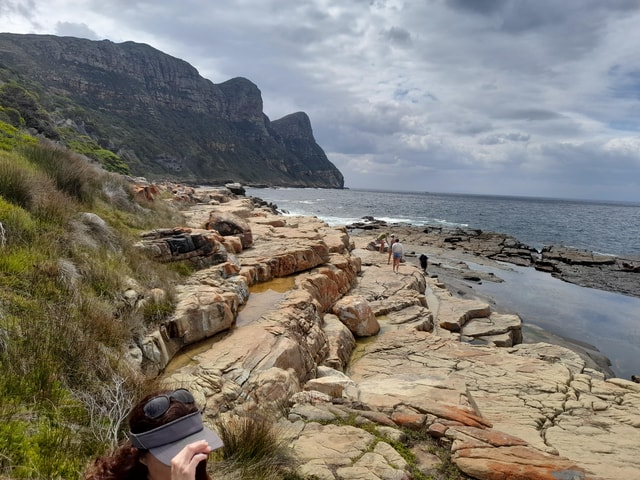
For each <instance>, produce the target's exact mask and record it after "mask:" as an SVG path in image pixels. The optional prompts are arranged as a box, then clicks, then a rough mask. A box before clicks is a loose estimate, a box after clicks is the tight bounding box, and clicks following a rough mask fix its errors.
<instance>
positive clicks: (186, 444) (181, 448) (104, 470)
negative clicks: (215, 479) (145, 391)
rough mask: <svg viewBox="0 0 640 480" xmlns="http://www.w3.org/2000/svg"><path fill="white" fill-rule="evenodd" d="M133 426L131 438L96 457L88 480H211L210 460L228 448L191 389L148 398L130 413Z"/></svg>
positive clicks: (86, 478) (85, 479) (130, 421)
mask: <svg viewBox="0 0 640 480" xmlns="http://www.w3.org/2000/svg"><path fill="white" fill-rule="evenodd" d="M129 428H130V433H129V440H128V441H127V442H125V443H124V444H123V445H121V446H120V447H118V448H117V449H116V450H115V451H114V452H113V453H112V454H111V455H105V456H103V457H99V458H98V459H96V460H95V462H94V463H93V464H92V465H91V466H90V467H89V468H88V470H87V472H86V473H85V475H84V480H134V479H135V480H144V479H147V480H208V479H209V476H208V474H207V471H206V470H207V457H208V455H209V453H210V452H212V451H213V450H215V449H217V448H220V447H222V440H220V437H218V435H217V434H216V433H215V432H213V431H212V430H210V429H209V428H207V427H206V426H204V424H203V423H202V415H201V413H200V410H199V409H198V407H197V406H196V404H195V399H194V398H193V395H191V393H190V392H189V391H188V390H185V389H178V390H174V391H163V392H158V393H155V394H153V395H149V396H147V397H145V398H143V399H142V401H140V402H139V403H138V404H137V405H136V406H135V407H133V410H132V411H131V414H130V415H129Z"/></svg>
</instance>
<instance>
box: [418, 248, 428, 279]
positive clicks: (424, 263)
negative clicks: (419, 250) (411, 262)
mask: <svg viewBox="0 0 640 480" xmlns="http://www.w3.org/2000/svg"><path fill="white" fill-rule="evenodd" d="M418 259H419V260H420V267H421V268H422V272H423V273H424V274H426V273H427V262H428V261H429V257H427V256H426V255H425V254H424V253H423V254H422V255H420V256H419V257H418Z"/></svg>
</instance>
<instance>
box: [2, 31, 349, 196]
mask: <svg viewBox="0 0 640 480" xmlns="http://www.w3.org/2000/svg"><path fill="white" fill-rule="evenodd" d="M5 82H6V83H7V84H8V85H11V86H12V91H11V92H9V93H8V94H6V95H4V94H2V92H0V112H2V111H3V110H4V109H12V111H14V110H15V111H18V112H19V113H20V114H21V116H22V117H23V118H24V121H25V122H26V127H28V128H30V129H31V130H32V131H33V132H34V133H37V134H40V135H43V136H46V137H48V138H51V139H53V140H56V141H60V142H62V143H65V144H66V145H68V146H69V147H70V148H72V149H74V148H76V149H78V146H79V145H85V144H86V141H87V139H91V141H92V142H95V143H96V144H98V145H99V146H100V148H101V149H103V150H105V151H108V152H110V155H111V157H116V158H115V160H114V159H113V158H109V160H110V161H109V162H106V161H104V157H105V154H104V153H103V154H102V155H92V153H93V152H92V151H91V150H89V149H87V148H83V149H81V150H82V151H81V152H80V153H84V154H87V155H88V156H90V157H92V158H94V159H95V160H97V161H102V163H103V165H105V166H106V167H109V166H113V165H114V164H118V165H120V171H122V167H121V163H124V164H126V166H127V167H128V169H129V172H130V173H132V174H133V175H141V176H145V177H147V178H162V179H175V180H180V181H183V182H184V181H189V182H194V183H198V184H202V183H204V184H211V183H215V184H224V183H227V182H242V183H243V184H246V185H267V186H288V187H321V188H343V186H344V179H343V176H342V174H341V173H340V171H339V170H338V169H337V168H336V167H335V166H334V165H333V164H332V163H331V162H330V161H329V159H328V158H327V156H326V155H325V153H324V151H323V150H322V148H321V147H320V146H319V145H318V144H317V143H316V141H315V138H314V136H313V131H312V128H311V122H310V120H309V118H308V116H307V115H306V114H305V113H303V112H297V113H292V114H291V115H287V116H286V117H284V118H282V119H279V120H275V121H273V122H272V121H270V120H269V118H268V117H267V116H266V115H265V113H264V112H263V104H262V96H261V93H260V90H259V89H258V87H257V86H256V85H255V84H254V83H253V82H251V81H250V80H248V79H245V78H233V79H230V80H227V81H225V82H223V83H219V84H214V83H212V82H211V81H209V80H207V79H205V78H203V77H201V76H200V74H199V73H198V71H197V70H196V69H195V68H194V67H193V66H191V65H189V64H188V63H187V62H185V61H183V60H180V59H177V58H174V57H171V56H169V55H167V54H165V53H162V52H160V51H158V50H156V49H154V48H152V47H150V46H148V45H144V44H138V43H134V42H124V43H119V44H117V43H113V42H111V41H108V40H103V41H91V40H85V39H79V38H72V37H56V36H52V35H18V34H9V33H1V34H0V86H1V85H2V84H3V83H5ZM12 82H13V83H12ZM16 82H17V84H18V85H20V89H16V88H15V85H14V84H15V83H16ZM22 87H24V88H26V89H27V90H28V92H26V93H25V92H23V91H22V90H21V89H22ZM16 92H19V93H20V95H16ZM31 92H33V93H31ZM36 97H37V101H36V100H35V99H36ZM38 102H39V104H38ZM27 106H28V108H26V107H27ZM43 110H44V111H43ZM15 126H16V127H17V126H19V125H15Z"/></svg>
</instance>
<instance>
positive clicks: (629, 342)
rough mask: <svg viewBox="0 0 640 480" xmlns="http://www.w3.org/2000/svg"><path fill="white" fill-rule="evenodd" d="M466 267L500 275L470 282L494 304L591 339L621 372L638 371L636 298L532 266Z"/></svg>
mask: <svg viewBox="0 0 640 480" xmlns="http://www.w3.org/2000/svg"><path fill="white" fill-rule="evenodd" d="M469 267H470V268H471V269H473V270H479V271H484V272H493V273H494V274H495V275H496V276H498V277H500V278H502V279H503V280H504V283H494V282H483V283H481V284H474V285H473V289H474V290H475V291H477V292H478V293H479V294H480V295H484V296H487V297H490V298H492V299H494V300H495V301H496V303H497V305H498V306H499V308H501V309H503V310H504V309H506V310H507V311H510V312H515V313H517V314H519V315H520V317H521V318H522V320H523V321H524V322H525V323H530V324H533V325H537V326H539V327H541V328H543V329H545V330H547V331H549V332H551V333H554V334H556V335H560V336H563V337H567V338H570V339H576V340H578V341H581V342H586V343H589V344H591V345H594V346H595V347H596V348H597V349H598V350H599V351H600V352H601V353H602V354H604V355H605V356H607V357H608V358H609V359H610V360H611V364H612V369H613V371H614V372H615V373H616V375H617V376H618V377H620V378H625V379H627V380H629V379H630V377H631V375H637V374H640V298H635V297H629V296H626V295H620V294H616V293H611V292H605V291H601V290H596V289H592V288H586V287H580V286H578V285H573V284H571V283H567V282H564V281H562V280H558V279H557V278H554V277H552V276H551V275H549V274H547V273H544V272H539V271H537V270H535V269H533V268H527V267H519V266H515V265H509V266H508V269H505V270H503V269H500V270H498V269H493V268H491V267H487V266H484V265H477V264H474V263H469ZM525 340H526V339H525Z"/></svg>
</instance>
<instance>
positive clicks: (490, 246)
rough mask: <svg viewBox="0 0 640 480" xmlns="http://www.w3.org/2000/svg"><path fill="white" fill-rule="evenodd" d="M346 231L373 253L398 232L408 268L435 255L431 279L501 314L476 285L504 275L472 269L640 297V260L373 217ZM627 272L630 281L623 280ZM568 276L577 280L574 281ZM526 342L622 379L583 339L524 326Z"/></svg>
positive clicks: (454, 293) (498, 279)
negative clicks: (520, 270) (539, 276)
mask: <svg viewBox="0 0 640 480" xmlns="http://www.w3.org/2000/svg"><path fill="white" fill-rule="evenodd" d="M346 228H347V231H348V232H349V234H350V235H351V236H352V237H354V238H362V239H363V241H368V242H369V243H366V244H365V246H366V248H369V249H371V250H374V249H377V248H378V247H377V245H376V244H375V241H374V239H375V237H377V236H378V235H379V233H380V232H396V234H397V236H398V237H400V238H402V242H403V245H404V247H405V252H406V255H405V258H406V260H407V261H408V262H410V263H412V264H414V265H418V264H419V261H418V258H417V257H418V256H419V255H420V254H421V253H425V252H426V253H427V254H428V255H429V268H428V271H429V275H430V276H432V277H434V278H438V279H439V281H440V282H442V283H443V284H444V285H445V286H446V288H447V289H448V290H449V291H450V292H451V293H452V294H453V295H454V296H458V297H462V298H474V299H478V300H482V301H485V302H488V303H490V304H491V305H492V306H493V308H494V309H496V310H497V311H505V310H506V309H505V307H504V306H502V305H500V304H498V303H496V301H495V299H493V298H490V297H487V296H485V295H481V294H479V293H478V291H477V289H474V285H477V284H479V283H482V282H502V281H503V280H502V279H501V278H500V276H499V273H498V274H497V275H495V274H493V273H486V272H482V271H477V270H471V269H470V268H469V266H468V263H473V264H480V265H484V266H490V267H493V268H494V269H496V270H501V269H504V268H509V267H508V266H507V267H505V264H506V265H509V264H513V265H518V266H523V267H529V268H535V269H536V270H540V271H543V272H546V273H549V274H551V275H552V276H553V277H556V278H559V279H561V280H563V281H566V282H568V283H573V284H576V285H580V286H586V287H590V288H597V289H600V290H605V291H610V292H613V293H620V294H628V295H630V296H640V292H637V293H638V294H637V295H636V291H638V290H639V289H640V272H638V271H637V268H636V267H633V268H631V267H630V266H635V265H639V264H640V259H633V258H620V257H611V256H606V257H604V258H600V257H601V256H598V255H594V254H592V253H590V252H584V251H582V250H577V249H569V248H566V247H546V248H545V249H543V252H542V253H539V252H537V251H536V250H535V249H533V248H530V247H528V246H526V245H524V244H521V243H520V242H518V240H516V239H515V238H513V237H510V236H508V235H505V234H499V233H490V232H480V231H478V230H473V229H461V228H457V227H456V228H449V229H447V228H438V229H433V228H424V227H414V226H410V225H406V224H387V223H385V222H383V221H379V220H376V219H373V218H370V217H369V218H366V219H365V220H364V221H363V222H359V223H355V224H351V225H347V226H346ZM560 251H564V252H565V253H564V254H563V255H562V256H561V258H563V259H565V260H559V259H558V258H557V257H559V255H558V252H560ZM548 252H555V253H553V254H549V253H548ZM547 255H550V256H547ZM566 259H574V260H573V261H572V262H573V263H567V260H566ZM579 259H582V260H579ZM589 259H592V260H589ZM549 265H553V267H552V268H551V267H549ZM622 270H624V276H622V277H621V276H620V272H621V271H622ZM563 272H565V273H563ZM567 272H572V274H571V275H568V273H567ZM595 278H599V279H602V280H603V283H602V285H600V284H595V283H594V279H595ZM522 341H523V342H524V343H537V342H547V343H552V344H556V345H560V346H563V347H566V348H569V349H571V350H573V351H574V352H576V353H577V354H578V355H580V356H581V357H582V358H583V359H584V360H585V362H587V365H588V366H589V367H590V368H594V369H596V370H599V371H601V372H603V373H604V375H605V376H606V377H607V378H610V377H615V376H616V375H615V373H614V372H613V370H612V369H611V361H610V360H609V359H608V358H607V357H606V356H605V355H603V354H602V353H601V352H600V351H599V350H598V348H597V347H595V346H593V345H590V344H587V343H585V342H583V341H581V340H580V339H576V338H570V337H567V336H561V335H557V334H553V333H551V332H547V331H545V330H544V329H542V328H539V327H535V326H527V325H523V340H522Z"/></svg>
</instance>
